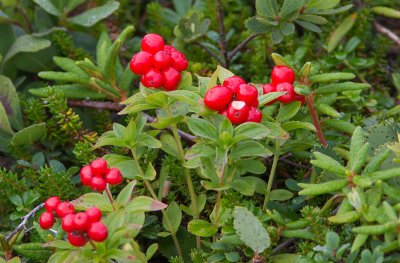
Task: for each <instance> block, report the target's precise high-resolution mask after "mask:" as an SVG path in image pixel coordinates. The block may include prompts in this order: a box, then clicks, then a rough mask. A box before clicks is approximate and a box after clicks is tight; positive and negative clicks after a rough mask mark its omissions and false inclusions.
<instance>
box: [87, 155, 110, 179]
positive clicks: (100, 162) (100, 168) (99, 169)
mask: <svg viewBox="0 0 400 263" xmlns="http://www.w3.org/2000/svg"><path fill="white" fill-rule="evenodd" d="M90 166H91V167H92V172H93V175H94V176H103V175H104V174H105V173H106V171H107V162H106V160H104V159H102V158H99V159H96V160H94V161H93V162H92V163H91V164H90Z"/></svg>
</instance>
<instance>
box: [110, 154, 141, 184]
mask: <svg viewBox="0 0 400 263" xmlns="http://www.w3.org/2000/svg"><path fill="white" fill-rule="evenodd" d="M103 158H104V159H105V160H106V161H107V163H108V165H109V166H110V167H115V168H118V169H119V170H120V171H121V173H122V176H123V177H124V178H127V179H134V178H135V177H138V176H139V174H140V173H139V168H138V167H137V166H136V164H135V162H134V161H133V159H132V158H131V157H128V156H122V155H118V154H107V155H105V156H103Z"/></svg>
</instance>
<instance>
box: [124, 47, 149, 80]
mask: <svg viewBox="0 0 400 263" xmlns="http://www.w3.org/2000/svg"><path fill="white" fill-rule="evenodd" d="M129 66H130V68H131V70H132V72H133V73H135V74H138V75H143V74H144V73H145V72H146V71H147V70H149V69H150V68H151V67H152V66H153V55H152V54H151V53H149V52H146V51H141V52H139V53H136V54H135V55H134V56H133V57H132V59H131V63H130V64H129Z"/></svg>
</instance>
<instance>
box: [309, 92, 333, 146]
mask: <svg viewBox="0 0 400 263" xmlns="http://www.w3.org/2000/svg"><path fill="white" fill-rule="evenodd" d="M314 96H315V93H311V94H310V95H308V96H306V100H307V105H308V109H309V111H310V115H311V117H312V119H313V122H314V126H315V129H317V136H318V139H319V140H320V141H321V143H322V145H323V146H327V145H328V144H327V143H326V140H325V138H324V135H323V134H322V130H321V125H320V124H319V121H318V115H317V112H316V111H315V108H314Z"/></svg>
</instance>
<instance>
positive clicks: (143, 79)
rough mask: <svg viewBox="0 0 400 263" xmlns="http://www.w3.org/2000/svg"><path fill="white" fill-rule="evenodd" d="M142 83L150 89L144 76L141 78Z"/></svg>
mask: <svg viewBox="0 0 400 263" xmlns="http://www.w3.org/2000/svg"><path fill="white" fill-rule="evenodd" d="M140 82H142V84H143V86H145V87H149V84H148V83H147V82H146V79H145V78H144V75H142V77H140Z"/></svg>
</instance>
